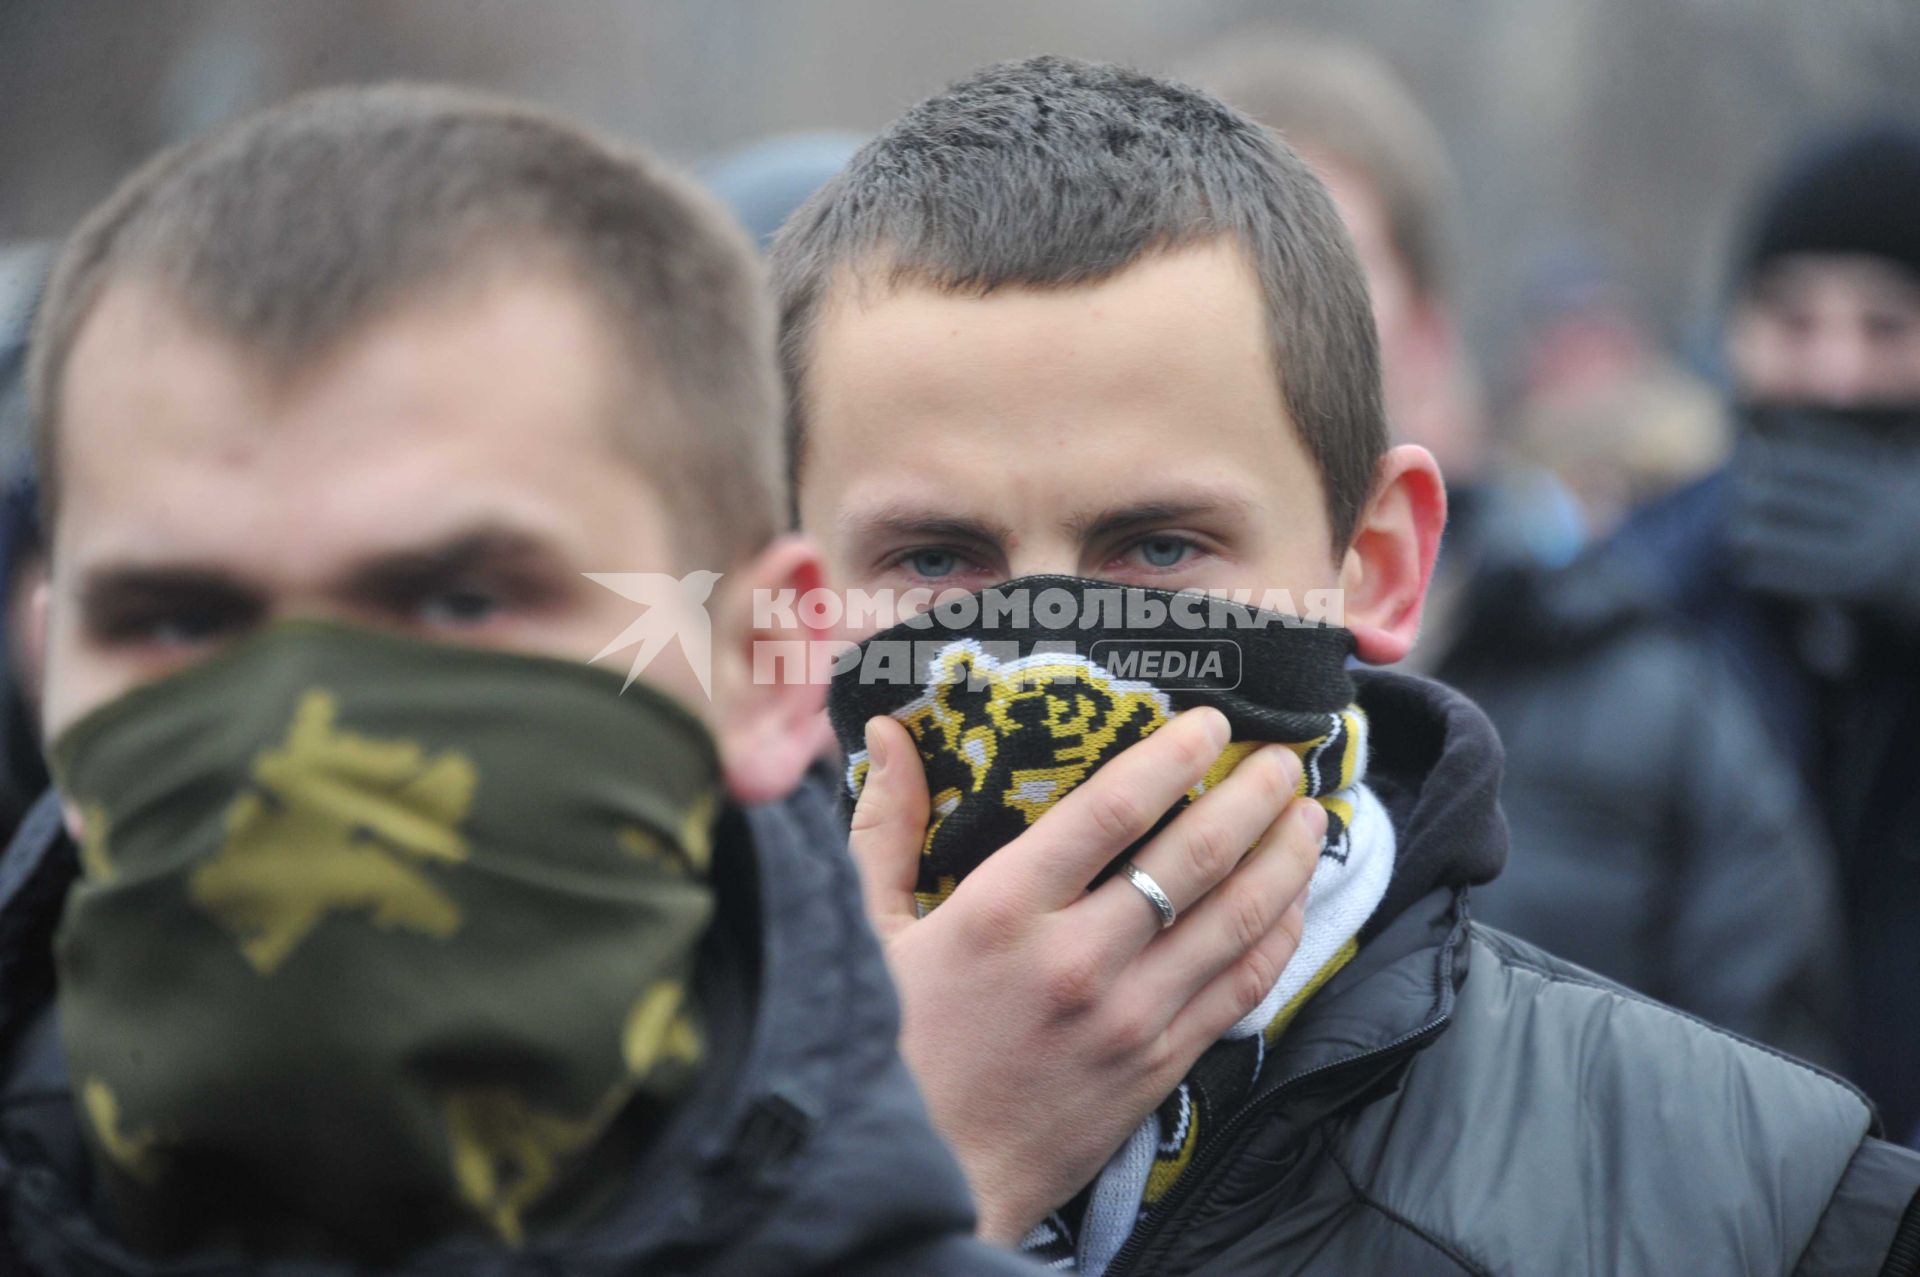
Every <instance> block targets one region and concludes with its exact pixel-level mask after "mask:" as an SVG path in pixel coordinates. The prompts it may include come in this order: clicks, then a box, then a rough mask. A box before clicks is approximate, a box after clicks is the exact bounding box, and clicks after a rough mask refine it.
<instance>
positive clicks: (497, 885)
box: [0, 88, 1026, 1277]
mask: <svg viewBox="0 0 1920 1277" xmlns="http://www.w3.org/2000/svg"><path fill="white" fill-rule="evenodd" d="M772 341H773V321H772V316H771V313H770V311H769V309H768V307H767V305H766V302H765V299H764V297H763V295H762V291H761V289H760V279H759V271H758V268H757V266H756V263H755V260H754V256H753V252H752V250H751V248H750V247H749V245H748V244H747V242H746V240H745V238H744V237H743V236H742V235H741V234H740V233H739V231H738V230H737V229H736V228H735V227H733V226H732V224H731V222H730V220H729V219H728V218H726V216H725V215H724V214H723V213H722V212H720V211H719V209H718V207H717V206H716V205H713V204H712V203H711V202H710V201H709V200H708V199H707V198H706V197H704V196H702V195H700V194H699V193H698V192H697V191H696V190H695V189H694V188H692V187H691V186H690V185H689V184H687V183H685V182H683V181H682V180H680V179H678V178H676V177H674V176H673V175H671V174H669V173H665V172H662V171H661V170H660V169H659V168H657V167H656V166H655V165H654V163H653V162H652V161H651V160H649V159H647V158H645V157H644V156H640V155H637V154H634V153H631V152H628V151H626V150H624V149H623V148H620V147H618V146H615V145H613V144H611V143H609V142H606V141H604V140H602V139H599V138H596V137H593V136H591V135H590V134H587V133H585V132H582V131H580V130H578V129H576V128H574V127H573V126H571V125H568V124H565V123H563V122H560V121H557V120H554V119H551V118H548V117H546V116H543V115H540V114H538V113H535V112H532V111H529V110H526V109H523V108H520V107H517V106H514V105H512V104H506V103H500V102H494V101H490V100H486V99H480V98H475V97H472V96H469V95H466V94H461V93H457V92H453V91H445V90H431V89H410V88H386V89H371V90H344V91H338V92H333V93H326V94H320V95H316V96H313V97H309V98H303V99H299V100H296V101H294V102H292V103H290V104H287V105H285V106H283V107H280V108H277V109H275V110H273V111H269V112H266V113H263V114H260V115H257V116H254V117H251V118H249V119H247V120H244V121H242V122H240V123H238V124H235V125H234V126H232V127H230V128H228V129H226V130H223V131H221V132H219V133H217V134H214V135H212V136H210V137H207V138H205V139H202V140H199V141H195V142H192V143H189V144H187V145H184V146H181V147H178V148H176V149H174V150H172V151H169V152H167V153H166V154H164V155H162V156H161V157H160V158H158V159H157V160H155V161H154V162H153V163H152V164H151V165H149V166H148V167H147V168H145V169H143V170H142V171H141V172H140V173H138V174H136V175H135V176H134V177H133V178H132V179H130V180H129V182H128V183H127V184H126V185H125V186H124V187H123V188H122V189H121V190H120V191H119V192H118V193H117V194H116V195H115V196H114V197H112V198H111V199H110V200H109V201H108V202H107V203H106V204H105V205H103V206H102V207H101V208H100V209H99V210H97V211H96V212H95V213H94V214H93V215H92V216H91V217H90V218H89V219H88V220H87V221H86V222H85V223H84V224H83V225H82V227H81V228H80V229H79V231H78V232H77V233H76V235H75V238H74V240H73V242H72V243H71V244H70V245H69V246H68V248H67V250H66V252H65V254H64V256H63V257H62V259H61V262H60V265H59V267H58V268H57V270H56V273H55V277H54V279H53V282H52V284H51V287H50V290H49V292H48V295H47V299H46V302H45V306H44V309H43V311H42V315H41V321H40V327H39V329H38V331H37V335H36V341H35V350H34V359H35V366H34V380H35V400H34V409H35V416H36V420H37V424H38V428H39V432H40V438H39V441H38V442H39V449H38V456H39V463H40V473H41V477H42V480H43V485H44V487H43V490H44V493H45V499H46V507H47V512H48V515H49V519H48V523H47V528H48V534H49V537H50V542H51V555H52V559H51V562H52V576H51V584H50V587H49V588H48V590H47V596H46V597H45V598H44V599H43V600H42V606H43V608H44V610H45V619H46V624H47V629H48V635H49V637H48V643H47V653H48V676H47V681H46V689H45V691H46V695H45V702H44V704H45V730H46V733H47V736H48V739H49V740H50V742H51V745H52V749H51V753H52V759H53V764H54V771H55V775H56V778H57V790H58V792H57V794H50V795H48V796H47V797H46V798H45V799H43V800H42V801H41V802H40V803H39V804H38V805H37V806H36V807H35V808H34V809H33V810H32V812H31V813H30V814H29V815H28V817H27V819H26V820H25V822H24V824H23V825H22V827H21V829H20V832H19V834H18V835H17V837H16V838H15V839H14V842H13V844H12V846H11V847H10V848H9V849H8V851H7V853H6V855H5V857H4V859H0V1271H3V1272H5V1273H7V1274H9V1275H12V1274H34V1275H36V1277H80V1275H81V1274H86V1275H88V1277H98V1275H101V1274H112V1275H114V1277H146V1275H157V1274H161V1273H165V1274H170V1275H174V1277H215V1275H218V1277H242V1275H244V1274H254V1273H259V1274H268V1273H283V1274H293V1273H296V1272H297V1273H300V1274H308V1275H312V1277H326V1275H328V1274H342V1275H344V1274H348V1273H354V1274H360V1273H367V1272H370V1271H375V1270H378V1271H386V1272H395V1273H409V1274H422V1275H425V1274H442V1275H446V1277H452V1275H454V1274H459V1275H461V1277H470V1275H473V1274H497V1275H499V1277H507V1275H508V1274H528V1275H529V1277H531V1275H533V1274H563V1273H564V1274H581V1275H583V1277H590V1275H603V1277H613V1275H614V1274H626V1273H634V1272H661V1273H664V1272H675V1273H715V1274H719V1273H724V1274H727V1277H743V1275H749V1274H764V1275H766V1277H783V1275H785V1274H795V1273H802V1272H809V1273H817V1272H833V1273H850V1274H861V1273H890V1274H891V1273H897V1274H903V1275H904V1274H914V1275H916V1277H917V1275H918V1274H923V1273H951V1274H975V1273H994V1272H1003V1271H1017V1270H1020V1269H1023V1268H1025V1267H1026V1265H1025V1264H1024V1263H1023V1262H1022V1261H1019V1260H1017V1259H1016V1258H1015V1257H1014V1256H1011V1255H1008V1254H1006V1253H1004V1252H1003V1251H999V1250H996V1249H994V1248H992V1247H989V1246H986V1245H984V1244H982V1243H980V1242H978V1241H976V1240H974V1239H973V1238H972V1236H971V1235H970V1222H971V1214H970V1211H969V1209H968V1203H967V1198H966V1191H965V1184H964V1182H963V1180H962V1178H961V1176H960V1174H959V1170H958V1168H957V1167H956V1166H955V1165H954V1164H953V1161H952V1159H951V1158H950V1157H949V1156H948V1155H947V1153H946V1152H945V1150H943V1149H942V1148H941V1147H940V1146H939V1143H938V1141H937V1139H936V1138H935V1137H934V1135H933V1133H932V1131H931V1129H930V1128H929V1127H928V1126H927V1124H926V1121H925V1117H924V1114H923V1112H922V1110H921V1107H920V1104H919V1101H918V1099H917V1097H916V1096H915V1095H914V1092H913V1088H912V1085H911V1082H910V1079H909V1078H908V1076H907V1074H906V1072H905V1070H904V1068H903V1067H902V1066H901V1064H900V1061H899V1059H898V1056H897V1055H896V1053H895V1051H894V1047H893V1034H894V1027H895V1012H894V1002H893V999H892V997H891V994H890V993H889V991H888V986H887V981H886V975H885V970H884V967H883V964H882V962H881V957H880V953H879V951H878V949H877V947H876V946H875V945H874V943H873V940H872V937H871V935H870V933H869V932H868V930H867V928H866V927H865V926H864V925H863V922H862V919H861V917H860V915H859V909H858V893H857V884H856V882H855V880H854V874H853V870H852V867H851V866H850V865H848V864H847V862H846V857H845V853H844V850H843V849H842V847H841V837H840V832H839V830H838V829H837V828H836V827H835V825H834V824H833V822H832V813H831V808H830V807H827V806H825V805H824V804H822V803H819V802H817V801H815V802H809V801H808V799H807V791H805V790H803V791H802V792H801V793H800V794H799V795H797V796H796V797H794V798H792V799H783V795H786V794H787V792H788V791H789V790H790V789H791V788H792V787H793V785H794V782H795V781H796V780H797V779H798V777H799V776H800V775H801V773H802V772H803V771H804V770H805V768H806V767H807V765H808V764H809V762H810V760H811V759H812V758H813V757H814V755H815V754H816V753H817V749H818V734H819V733H818V711H819V700H820V697H819V694H818V689H817V688H807V687H804V686H778V685H767V684H763V683H758V682H755V681H754V680H753V679H752V678H751V677H750V674H749V669H750V666H751V661H750V657H749V651H750V649H751V647H752V644H753V642H754V639H755V634H754V632H753V629H752V622H751V619H750V618H751V609H750V606H749V602H748V600H749V597H750V595H751V593H752V591H754V590H755V589H758V588H767V589H777V588H780V587H782V586H787V587H793V586H800V587H804V586H806V585H808V584H810V583H812V582H813V581H814V580H815V579H817V568H816V566H815V562H816V561H815V556H814V555H813V553H812V552H811V551H809V550H808V549H806V548H805V547H804V546H802V545H800V544H799V543H798V542H796V541H794V540H792V539H788V538H782V537H778V536H777V535H776V533H777V530H778V516H777V507H778V501H777V495H778V490H779V483H780V478H779V434H778V404H779V393H778V371H777V368H776V366H775V364H774V358H773V346H772ZM689 494H696V495H692V496H689ZM610 569H618V570H621V571H625V572H636V573H653V574H656V576H655V578H654V579H655V580H657V581H661V582H665V583H666V584H667V586H668V587H670V588H668V589H667V590H666V591H665V592H657V593H656V594H655V597H654V601H653V607H654V609H655V611H654V613H652V614H650V616H652V617H653V619H654V620H655V622H656V623H657V624H661V625H664V626H670V627H671V628H673V629H675V630H678V631H679V632H680V633H681V634H682V635H683V636H685V635H693V636H698V635H701V634H703V633H704V632H705V619H706V618H705V617H704V616H701V615H698V614H699V613H700V611H701V608H700V604H701V602H702V600H701V599H700V598H699V597H695V595H696V594H698V593H701V592H703V590H700V589H696V590H694V591H678V590H675V589H673V588H671V587H672V586H673V585H674V582H675V578H683V579H684V580H686V581H690V582H693V583H694V584H695V585H696V586H699V587H706V588H710V587H711V585H712V582H711V579H710V577H702V576H697V575H695V574H694V573H695V570H696V569H709V570H711V569H723V570H724V571H725V573H726V578H725V579H724V580H723V581H722V582H721V584H720V589H719V591H718V593H716V594H715V596H714V599H713V602H712V604H711V613H712V618H713V619H712V635H713V645H712V649H711V654H710V655H711V665H710V668H703V667H702V666H701V665H700V664H697V663H696V662H699V661H701V658H702V657H704V656H706V655H708V653H706V652H703V651H701V650H698V648H699V646H700V645H699V644H698V643H693V644H689V645H688V646H687V647H686V648H684V649H683V650H681V651H676V652H673V653H670V654H668V655H666V656H663V657H662V658H661V659H658V660H656V661H654V662H653V663H652V664H651V665H649V666H648V667H647V668H646V670H645V671H644V672H643V673H641V672H640V671H636V673H637V674H639V675H640V676H639V678H638V680H637V681H633V685H632V686H631V687H627V686H623V681H622V678H621V676H620V673H619V672H618V671H614V670H607V669H595V668H591V667H590V665H589V662H590V661H591V660H593V659H594V658H595V653H596V651H598V650H600V649H601V648H602V647H603V645H605V644H606V643H607V640H608V639H610V638H612V637H613V636H615V635H618V634H620V633H621V632H622V631H623V629H625V628H626V627H627V626H629V624H630V623H632V621H633V619H634V618H633V612H634V607H633V605H632V604H631V603H630V602H629V601H628V600H627V599H626V598H624V597H622V595H621V594H619V593H616V592H614V591H611V590H608V589H604V588H602V586H601V585H600V584H597V583H596V582H595V581H593V580H591V579H589V577H588V575H587V574H588V573H595V572H604V571H607V570H610ZM684 641H685V639H684V638H683V642H684ZM629 681H632V680H629ZM709 687H710V688H711V696H710V697H709V695H708V691H707V689H708V688H709ZM69 834H71V835H72V837H71V838H70V837H69V836H68V835H69ZM76 844H77V845H76Z"/></svg>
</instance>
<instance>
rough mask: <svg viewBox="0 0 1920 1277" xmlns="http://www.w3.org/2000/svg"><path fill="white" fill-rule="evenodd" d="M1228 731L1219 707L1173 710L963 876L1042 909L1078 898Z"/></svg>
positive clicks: (1202, 772) (1221, 745) (1212, 755)
mask: <svg viewBox="0 0 1920 1277" xmlns="http://www.w3.org/2000/svg"><path fill="white" fill-rule="evenodd" d="M1232 735H1233V732H1232V729H1231V728H1230V727H1229V726H1228V725H1227V718H1226V715H1224V714H1222V713H1221V712H1220V711H1219V710H1217V709H1213V708H1211V707H1205V706H1203V707H1201V708H1198V709H1190V710H1188V711H1186V712H1185V713H1183V714H1180V715H1178V716H1177V717H1175V718H1174V720H1173V721H1172V722H1170V723H1168V724H1167V725H1166V726H1165V727H1162V728H1161V729H1160V730H1159V731H1157V732H1155V733H1153V735H1151V736H1149V737H1147V738H1146V739H1145V740H1143V741H1140V742H1139V743H1138V744H1135V745H1130V746H1128V747H1127V748H1126V749H1125V750H1123V751H1121V752H1120V753H1119V754H1118V755H1116V756H1115V757H1114V758H1113V759H1112V761H1110V762H1108V763H1107V764H1106V765H1105V766H1103V767H1101V768H1100V770H1099V771H1097V772H1095V773H1094V774H1093V776H1092V778H1091V779H1089V780H1088V781H1087V782H1086V783H1085V784H1083V785H1081V786H1080V787H1079V788H1077V789H1075V790H1074V791H1073V792H1072V793H1070V794H1068V795H1067V796H1066V797H1065V798H1062V799H1061V800H1060V802H1059V803H1058V804H1057V805H1056V806H1055V807H1054V808H1053V809H1052V810H1051V811H1048V812H1047V813H1046V814H1044V815H1043V816H1041V817H1040V819H1039V820H1037V821H1035V822H1034V823H1033V827H1032V828H1031V829H1029V830H1027V832H1026V833H1024V834H1022V835H1020V837H1018V838H1016V839H1014V840H1013V841H1012V842H1010V843H1008V844H1007V845H1006V846H1005V847H1003V848H1001V850H1000V851H999V852H998V853H996V854H995V855H992V856H989V857H988V858H987V861H986V863H985V864H984V865H982V866H981V867H980V868H979V869H977V870H975V871H974V873H973V876H972V877H971V878H969V879H968V880H967V881H968V882H969V883H974V882H980V883H982V884H985V883H991V884H993V885H992V888H991V889H992V890H995V891H1009V892H1012V893H1014V894H1016V895H1018V896H1019V897H1020V898H1022V899H1025V900H1027V901H1030V902H1031V903H1032V904H1033V906H1034V907H1035V908H1036V909H1041V910H1053V909H1062V908H1065V907H1066V906H1068V905H1071V904H1073V903H1075V902H1076V901H1079V900H1080V899H1081V898H1082V897H1084V896H1085V895H1086V891H1087V884H1088V883H1090V882H1092V881H1093V880H1094V878H1095V877H1097V876H1098V875H1099V873H1100V871H1101V870H1102V869H1105V868H1106V867H1107V865H1108V864H1110V863H1111V862H1112V861H1113V858H1114V857H1116V856H1118V855H1119V854H1120V853H1121V852H1123V851H1125V850H1126V849H1127V848H1128V847H1131V846H1132V845H1133V844H1134V843H1136V842H1138V841H1139V840H1140V839H1141V838H1144V837H1145V836H1146V835H1147V834H1148V833H1149V832H1150V831H1151V830H1152V829H1153V827H1154V825H1156V824H1158V823H1159V821H1160V818H1161V817H1162V816H1165V815H1166V814H1167V812H1168V811H1169V810H1171V809H1172V808H1173V806H1174V804H1175V803H1177V802H1179V801H1180V799H1181V797H1182V796H1183V795H1184V794H1186V792H1187V791H1188V790H1190V789H1192V788H1193V787H1194V786H1195V785H1197V784H1199V783H1200V781H1201V780H1202V779H1203V778H1205V776H1206V774H1207V768H1209V767H1211V766H1212V765H1213V763H1214V760H1215V759H1217V758H1219V757H1220V751H1221V750H1223V749H1225V748H1226V747H1227V744H1228V742H1229V741H1230V740H1231V739H1232ZM1276 810H1277V808H1276ZM1254 836H1255V835H1252V834H1250V835H1249V836H1248V837H1249V841H1251V839H1252V838H1253V837H1254ZM1243 849H1244V846H1243ZM976 890H978V888H976ZM1128 890H1132V888H1128Z"/></svg>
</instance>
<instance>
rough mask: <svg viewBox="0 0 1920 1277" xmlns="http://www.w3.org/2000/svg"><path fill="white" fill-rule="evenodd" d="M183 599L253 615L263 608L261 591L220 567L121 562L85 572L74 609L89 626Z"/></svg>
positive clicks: (102, 626)
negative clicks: (76, 607) (125, 563)
mask: <svg viewBox="0 0 1920 1277" xmlns="http://www.w3.org/2000/svg"><path fill="white" fill-rule="evenodd" d="M183 603H189V604H192V605H193V606H194V607H196V608H199V609H201V610H206V611H220V612H224V613H227V614H229V615H236V616H244V617H248V618H253V617H257V616H258V615H260V614H261V613H263V612H265V611H266V607H267V599H266V595H265V594H264V593H263V592H262V591H261V590H260V589H259V588H258V587H257V586H254V585H252V584H250V583H248V582H247V581H244V580H242V579H241V578H239V577H237V576H234V575H233V574H232V573H230V572H227V571H225V570H224V569H220V568H212V567H201V566H197V565H187V566H152V567H147V566H140V565H123V566H114V567H107V568H102V569H99V570H97V571H92V572H89V573H88V574H87V577H86V579H85V580H84V581H83V582H82V583H81V586H80V592H79V611H80V615H81V617H82V618H84V623H85V624H86V625H87V626H89V627H90V628H93V629H96V630H97V629H110V628H112V627H113V625H114V623H115V622H116V621H117V620H118V619H120V618H124V617H127V616H130V615H132V614H135V613H138V612H139V611H141V610H142V609H151V608H156V607H160V606H167V607H179V606H180V605H181V604H183Z"/></svg>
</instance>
